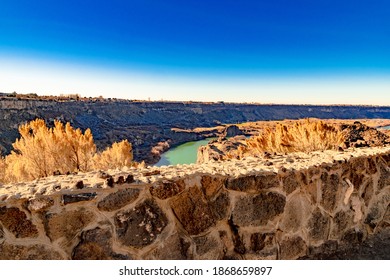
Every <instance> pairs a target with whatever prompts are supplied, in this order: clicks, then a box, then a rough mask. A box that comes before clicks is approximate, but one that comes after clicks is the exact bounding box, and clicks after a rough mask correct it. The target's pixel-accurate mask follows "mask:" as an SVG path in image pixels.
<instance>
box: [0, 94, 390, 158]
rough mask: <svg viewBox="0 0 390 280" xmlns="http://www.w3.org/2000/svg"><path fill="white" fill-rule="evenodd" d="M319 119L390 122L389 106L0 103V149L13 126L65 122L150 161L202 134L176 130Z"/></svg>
mask: <svg viewBox="0 0 390 280" xmlns="http://www.w3.org/2000/svg"><path fill="white" fill-rule="evenodd" d="M305 117H317V118H347V119H348V118H390V107H368V106H307V105H304V106H296V105H253V104H227V103H192V102H141V101H137V102H135V101H134V102H132V101H126V100H83V101H76V100H65V101H55V100H39V99H26V100H18V99H17V98H11V97H7V98H5V97H2V99H0V149H1V150H2V152H3V153H5V154H6V153H8V152H9V151H10V149H11V143H13V142H14V141H15V139H16V138H17V137H18V132H17V127H18V126H19V125H20V124H21V123H24V122H27V121H30V120H33V119H35V118H43V119H45V120H46V121H47V122H48V123H49V125H50V124H51V123H52V121H53V120H54V119H59V120H62V121H69V122H70V123H71V124H72V125H73V126H74V127H78V128H81V129H86V128H91V130H92V133H93V135H94V138H95V142H96V143H97V145H98V147H99V148H104V147H106V146H107V145H110V144H112V143H113V142H115V141H119V140H122V139H129V141H130V142H131V143H132V144H133V147H134V157H135V159H136V160H146V161H148V160H150V159H149V158H148V157H149V154H150V150H151V148H152V147H153V146H155V145H157V143H159V142H164V141H167V140H171V144H173V145H175V144H180V143H182V142H186V141H191V140H198V139H201V138H203V137H204V135H203V134H202V133H200V132H194V131H189V132H183V131H175V130H172V128H181V129H193V128H196V127H212V126H216V125H220V124H221V123H241V122H246V121H257V120H270V119H273V120H280V119H285V118H290V119H298V118H305Z"/></svg>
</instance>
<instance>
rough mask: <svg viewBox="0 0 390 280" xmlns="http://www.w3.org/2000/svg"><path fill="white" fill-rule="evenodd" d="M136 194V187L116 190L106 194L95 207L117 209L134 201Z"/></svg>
mask: <svg viewBox="0 0 390 280" xmlns="http://www.w3.org/2000/svg"><path fill="white" fill-rule="evenodd" d="M138 196H139V190H138V189H133V188H128V189H122V190H118V191H116V192H114V193H111V194H109V195H107V196H106V197H105V198H103V199H102V200H101V201H99V203H98V205H97V207H98V209H99V210H101V211H114V210H118V209H120V208H122V207H124V206H126V205H128V204H130V203H132V202H133V201H135V200H136V199H137V198H138Z"/></svg>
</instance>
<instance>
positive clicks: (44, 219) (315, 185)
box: [0, 146, 390, 259]
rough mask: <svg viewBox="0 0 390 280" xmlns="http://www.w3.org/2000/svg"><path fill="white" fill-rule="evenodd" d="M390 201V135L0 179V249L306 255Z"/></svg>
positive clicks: (375, 220)
mask: <svg viewBox="0 0 390 280" xmlns="http://www.w3.org/2000/svg"><path fill="white" fill-rule="evenodd" d="M269 162H271V163H272V164H268V163H269ZM389 203H390V146H385V147H369V148H349V149H346V150H344V151H325V152H312V153H293V154H290V155H289V156H285V155H274V156H273V157H272V158H270V159H267V160H265V159H260V158H246V159H244V160H241V161H238V160H230V161H226V162H224V164H220V163H219V162H214V163H213V162H210V163H208V164H191V165H179V166H166V167H160V168H157V167H147V168H143V169H133V168H126V169H123V170H108V171H106V172H102V171H96V172H90V173H86V174H81V173H80V174H77V175H69V176H62V175H61V176H52V177H48V178H44V179H41V180H36V181H33V182H25V183H19V184H12V185H4V186H0V259H297V258H305V256H316V255H317V254H318V253H321V252H325V251H326V252H327V253H332V252H333V251H335V250H337V249H338V248H343V246H344V245H345V244H361V243H362V242H365V240H368V239H367V238H368V237H370V236H371V235H374V234H376V233H378V232H381V231H382V230H383V229H388V228H389V226H390V208H389ZM166 248H169V250H167V249H166Z"/></svg>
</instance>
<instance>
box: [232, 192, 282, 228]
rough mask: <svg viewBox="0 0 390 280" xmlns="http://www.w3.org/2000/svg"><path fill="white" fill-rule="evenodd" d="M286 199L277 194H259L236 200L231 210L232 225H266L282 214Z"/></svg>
mask: <svg viewBox="0 0 390 280" xmlns="http://www.w3.org/2000/svg"><path fill="white" fill-rule="evenodd" d="M285 204H286V199H285V197H284V196H282V195H280V194H278V193H273V192H269V193H260V194H258V195H254V196H253V195H250V196H245V197H241V198H240V199H238V200H237V201H236V203H235V205H234V208H233V213H232V216H233V220H234V224H236V225H238V226H260V225H266V224H267V223H268V221H269V220H272V219H274V218H275V217H276V216H278V215H279V214H281V213H283V210H284V206H285Z"/></svg>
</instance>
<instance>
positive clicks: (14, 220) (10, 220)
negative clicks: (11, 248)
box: [0, 206, 38, 238]
mask: <svg viewBox="0 0 390 280" xmlns="http://www.w3.org/2000/svg"><path fill="white" fill-rule="evenodd" d="M0 222H1V223H2V224H3V226H4V227H5V228H6V229H7V230H8V231H9V232H11V233H13V235H15V237H16V238H26V237H30V238H31V237H37V236H38V230H37V227H36V226H35V225H34V224H33V223H32V222H31V221H30V220H28V219H27V216H26V214H25V213H24V212H23V211H21V210H19V209H18V208H16V207H11V208H7V207H5V206H4V207H0Z"/></svg>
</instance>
